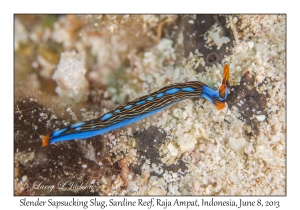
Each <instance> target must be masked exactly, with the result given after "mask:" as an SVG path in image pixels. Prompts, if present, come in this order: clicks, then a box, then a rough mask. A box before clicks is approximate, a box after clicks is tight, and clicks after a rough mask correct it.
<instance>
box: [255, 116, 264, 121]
mask: <svg viewBox="0 0 300 210" xmlns="http://www.w3.org/2000/svg"><path fill="white" fill-rule="evenodd" d="M256 119H257V120H258V121H264V120H265V119H266V115H257V116H256Z"/></svg>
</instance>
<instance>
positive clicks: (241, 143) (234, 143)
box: [229, 137, 246, 152]
mask: <svg viewBox="0 0 300 210" xmlns="http://www.w3.org/2000/svg"><path fill="white" fill-rule="evenodd" d="M229 145H230V147H231V149H232V150H233V151H235V152H240V151H241V150H242V149H243V148H244V147H245V146H246V139H245V138H243V137H241V138H238V139H236V138H233V137H229Z"/></svg>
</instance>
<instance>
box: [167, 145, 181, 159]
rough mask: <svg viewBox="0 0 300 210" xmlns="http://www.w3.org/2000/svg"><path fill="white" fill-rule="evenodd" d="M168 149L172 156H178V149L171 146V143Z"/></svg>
mask: <svg viewBox="0 0 300 210" xmlns="http://www.w3.org/2000/svg"><path fill="white" fill-rule="evenodd" d="M167 148H168V150H169V151H170V154H171V156H174V157H176V156H177V154H178V149H176V148H175V147H174V146H173V144H171V143H170V144H168V146H167Z"/></svg>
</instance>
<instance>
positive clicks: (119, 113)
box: [42, 65, 229, 146]
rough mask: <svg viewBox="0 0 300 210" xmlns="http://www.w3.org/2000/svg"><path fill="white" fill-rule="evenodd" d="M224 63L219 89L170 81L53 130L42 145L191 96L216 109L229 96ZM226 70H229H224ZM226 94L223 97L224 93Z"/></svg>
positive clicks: (98, 130) (107, 127) (92, 132)
mask: <svg viewBox="0 0 300 210" xmlns="http://www.w3.org/2000/svg"><path fill="white" fill-rule="evenodd" d="M225 67H226V65H225ZM225 67H224V79H223V83H222V86H221V87H220V89H219V90H216V89H213V88H210V87H208V86H207V85H205V84H204V83H201V82H197V81H195V82H186V83H177V84H171V85H168V86H166V87H163V88H161V89H160V90H158V91H156V92H154V93H151V94H149V95H148V96H143V97H141V98H138V99H136V100H134V101H132V102H128V103H127V104H125V105H121V106H119V107H117V108H116V109H115V110H113V111H111V112H108V113H106V114H104V115H102V116H101V117H100V118H99V119H94V120H90V121H87V122H79V123H76V124H73V125H71V126H70V127H68V128H63V129H61V130H57V131H54V132H53V133H52V134H49V135H47V136H45V137H44V138H43V143H42V145H43V146H46V145H48V144H53V143H57V142H61V141H67V140H73V139H83V138H90V137H93V136H97V135H101V134H104V133H106V132H109V131H112V130H115V129H118V128H121V127H124V126H127V125H130V124H133V123H135V122H137V121H139V120H141V119H144V118H146V117H148V116H150V115H153V114H155V113H157V112H160V111H161V110H163V109H165V108H167V107H169V106H171V105H173V104H174V103H177V102H179V101H182V100H184V99H187V98H191V97H202V98H205V99H207V100H209V101H210V102H212V103H213V104H215V105H216V107H217V109H222V108H224V106H225V101H226V99H227V97H228V86H227V84H228V80H229V69H228V66H227V69H225ZM225 70H226V71H225ZM222 96H223V97H222Z"/></svg>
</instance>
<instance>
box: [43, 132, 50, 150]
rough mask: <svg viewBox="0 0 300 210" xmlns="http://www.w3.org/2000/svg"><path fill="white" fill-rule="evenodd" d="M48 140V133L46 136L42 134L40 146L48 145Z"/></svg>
mask: <svg viewBox="0 0 300 210" xmlns="http://www.w3.org/2000/svg"><path fill="white" fill-rule="evenodd" d="M49 142H50V134H48V135H47V136H44V138H43V140H42V147H45V146H48V145H49Z"/></svg>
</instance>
